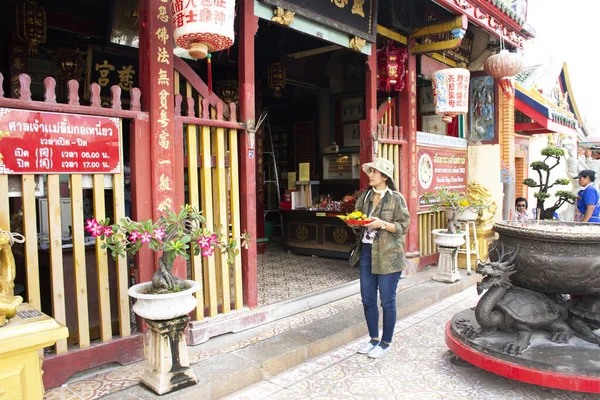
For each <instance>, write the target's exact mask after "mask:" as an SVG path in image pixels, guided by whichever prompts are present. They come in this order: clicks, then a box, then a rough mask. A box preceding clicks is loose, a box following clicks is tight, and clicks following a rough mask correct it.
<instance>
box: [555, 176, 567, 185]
mask: <svg viewBox="0 0 600 400" xmlns="http://www.w3.org/2000/svg"><path fill="white" fill-rule="evenodd" d="M554 183H555V184H556V185H568V184H569V183H571V181H570V180H568V179H567V178H558V179H557V180H555V181H554Z"/></svg>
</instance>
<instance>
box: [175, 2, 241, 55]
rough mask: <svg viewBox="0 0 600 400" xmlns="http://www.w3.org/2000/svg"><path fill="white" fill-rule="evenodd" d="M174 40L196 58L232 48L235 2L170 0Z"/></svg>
mask: <svg viewBox="0 0 600 400" xmlns="http://www.w3.org/2000/svg"><path fill="white" fill-rule="evenodd" d="M171 16H172V21H173V28H174V30H173V37H174V40H175V43H176V44H177V46H179V47H181V48H184V49H186V50H188V51H189V53H190V56H191V57H193V58H206V57H207V56H208V54H210V53H213V52H216V51H221V50H224V49H227V48H229V47H231V46H232V45H233V40H234V31H233V22H234V20H235V0H214V1H208V2H207V1H201V0H189V1H182V0H171Z"/></svg>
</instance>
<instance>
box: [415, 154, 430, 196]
mask: <svg viewBox="0 0 600 400" xmlns="http://www.w3.org/2000/svg"><path fill="white" fill-rule="evenodd" d="M418 175H419V183H420V184H421V187H422V188H423V189H429V187H430V186H431V182H432V181H433V163H432V162H431V157H429V154H423V155H421V158H419V171H418Z"/></svg>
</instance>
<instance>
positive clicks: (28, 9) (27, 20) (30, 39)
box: [17, 0, 48, 56]
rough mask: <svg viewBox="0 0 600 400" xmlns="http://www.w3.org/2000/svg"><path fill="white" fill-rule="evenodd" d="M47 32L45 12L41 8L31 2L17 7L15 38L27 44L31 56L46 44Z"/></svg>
mask: <svg viewBox="0 0 600 400" xmlns="http://www.w3.org/2000/svg"><path fill="white" fill-rule="evenodd" d="M47 32H48V24H47V23H46V11H45V10H44V9H43V8H42V7H40V6H38V4H37V3H36V2H35V1H31V0H26V1H24V2H23V4H20V5H18V6H17V36H18V37H19V39H21V40H23V41H25V42H27V45H28V47H29V52H30V54H31V55H32V56H35V55H36V53H37V48H38V46H39V45H40V44H42V43H46V38H47V37H46V35H47Z"/></svg>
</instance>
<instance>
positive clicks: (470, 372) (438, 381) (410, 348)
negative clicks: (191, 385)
mask: <svg viewBox="0 0 600 400" xmlns="http://www.w3.org/2000/svg"><path fill="white" fill-rule="evenodd" d="M477 300H478V296H477V294H476V291H475V288H474V287H470V288H468V289H466V290H465V291H463V292H460V293H458V294H455V295H452V296H450V297H447V298H445V299H443V300H442V301H440V302H439V303H436V304H434V305H432V306H430V307H427V308H425V309H423V310H421V311H418V312H416V313H414V314H412V315H410V316H408V317H406V318H403V319H400V320H399V321H398V323H397V324H396V332H395V335H394V342H393V347H392V351H391V352H390V353H388V354H387V355H386V356H385V357H384V358H382V359H379V360H373V359H370V358H368V357H366V356H365V355H360V354H357V353H356V350H357V349H358V348H359V347H360V346H362V345H363V344H364V343H365V342H366V341H367V340H368V336H363V337H361V338H360V339H358V340H354V341H352V342H351V343H349V344H347V345H344V346H342V347H340V348H338V349H336V350H334V351H331V352H329V353H327V354H324V355H322V356H319V357H317V358H315V359H312V360H310V361H308V362H305V363H303V364H301V365H299V366H297V367H295V368H292V369H290V370H288V371H286V372H283V373H281V374H278V375H275V376H273V377H267V378H266V379H265V380H263V381H261V382H259V383H257V384H254V385H252V386H250V387H248V388H246V389H244V390H242V391H238V392H236V393H234V394H231V395H229V396H227V397H225V398H224V399H227V400H241V399H261V400H263V399H264V400H280V399H381V400H384V399H390V400H391V399H415V400H417V399H418V400H430V399H431V400H433V399H444V400H452V399H457V400H458V399H461V400H467V399H469V400H470V399H474V400H491V399H511V400H512V399H528V400H542V399H544V400H546V399H565V400H571V399H572V400H582V399H598V398H600V396H598V395H597V394H583V393H573V392H564V391H559V390H553V389H548V388H543V387H539V386H533V385H528V384H525V383H521V382H516V381H512V380H509V379H506V378H502V377H500V376H497V375H494V374H491V373H488V372H486V371H483V370H480V369H478V368H476V367H473V366H471V365H469V364H467V363H465V362H463V361H462V360H460V359H457V358H456V357H455V356H454V355H453V354H452V353H451V352H450V351H449V350H448V348H447V346H446V344H445V342H444V328H445V325H446V322H447V321H448V320H449V319H450V318H451V317H452V316H453V315H454V314H455V313H457V312H459V311H462V310H464V309H465V308H469V307H473V306H475V304H476V303H477Z"/></svg>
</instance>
